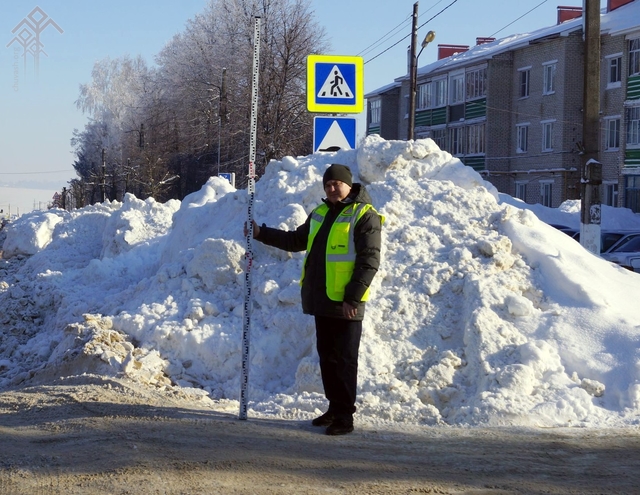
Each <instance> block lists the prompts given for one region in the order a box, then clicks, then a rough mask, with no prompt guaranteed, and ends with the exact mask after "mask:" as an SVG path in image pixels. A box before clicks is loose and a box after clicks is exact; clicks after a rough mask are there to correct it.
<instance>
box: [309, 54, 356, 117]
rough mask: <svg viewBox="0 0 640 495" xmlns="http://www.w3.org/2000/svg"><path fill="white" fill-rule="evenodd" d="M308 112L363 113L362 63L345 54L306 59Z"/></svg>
mask: <svg viewBox="0 0 640 495" xmlns="http://www.w3.org/2000/svg"><path fill="white" fill-rule="evenodd" d="M307 110H309V111H310V112H319V113H360V112H362V111H363V110H364V61H363V59H362V57H352V56H344V55H309V56H308V57H307Z"/></svg>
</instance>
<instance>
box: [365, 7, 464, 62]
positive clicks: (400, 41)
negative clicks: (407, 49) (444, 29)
mask: <svg viewBox="0 0 640 495" xmlns="http://www.w3.org/2000/svg"><path fill="white" fill-rule="evenodd" d="M457 1H458V0H453V2H451V3H450V4H449V5H447V6H446V7H445V8H444V9H442V10H441V11H440V12H438V13H437V14H435V15H434V16H432V17H431V18H430V19H429V20H427V21H426V22H424V23H423V24H421V25H420V26H419V27H424V26H425V25H426V24H428V23H429V22H431V21H432V20H433V19H435V18H436V17H438V16H439V15H440V14H442V13H443V12H444V11H445V10H447V9H448V8H449V7H451V6H452V5H453V4H454V3H456V2H457ZM418 17H419V16H418ZM410 36H411V33H409V34H408V35H406V36H404V37H403V38H401V39H399V40H398V41H396V42H395V43H394V44H393V45H391V46H389V47H388V48H386V49H384V50H383V51H381V52H380V53H378V54H377V55H375V56H374V57H371V58H370V59H369V60H367V61H365V62H364V63H365V65H366V64H368V63H369V62H371V61H372V60H375V59H376V58H378V57H379V56H380V55H382V54H384V53H386V52H388V51H389V50H391V49H392V48H394V47H395V46H397V45H399V44H400V43H402V42H403V41H404V40H406V39H407V38H409V37H410Z"/></svg>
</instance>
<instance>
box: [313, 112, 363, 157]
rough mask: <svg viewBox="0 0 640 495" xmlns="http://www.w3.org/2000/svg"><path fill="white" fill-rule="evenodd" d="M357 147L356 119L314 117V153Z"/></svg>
mask: <svg viewBox="0 0 640 495" xmlns="http://www.w3.org/2000/svg"><path fill="white" fill-rule="evenodd" d="M355 147H356V117H314V118H313V152H314V153H316V152H318V151H337V150H338V149H341V150H352V149H355Z"/></svg>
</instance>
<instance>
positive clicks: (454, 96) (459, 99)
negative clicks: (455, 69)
mask: <svg viewBox="0 0 640 495" xmlns="http://www.w3.org/2000/svg"><path fill="white" fill-rule="evenodd" d="M449 88H450V89H451V94H450V98H449V101H450V103H451V105H456V104H458V103H463V102H464V74H456V75H453V76H451V84H450V86H449Z"/></svg>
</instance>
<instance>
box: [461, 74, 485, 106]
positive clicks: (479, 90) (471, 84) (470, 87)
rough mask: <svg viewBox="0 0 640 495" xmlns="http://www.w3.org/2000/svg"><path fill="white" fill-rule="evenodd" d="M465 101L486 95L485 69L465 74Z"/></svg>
mask: <svg viewBox="0 0 640 495" xmlns="http://www.w3.org/2000/svg"><path fill="white" fill-rule="evenodd" d="M466 77H467V100H473V99H475V98H482V97H484V96H486V95H487V68H486V67H483V68H482V69H476V70H470V71H468V72H467V76H466Z"/></svg>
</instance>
